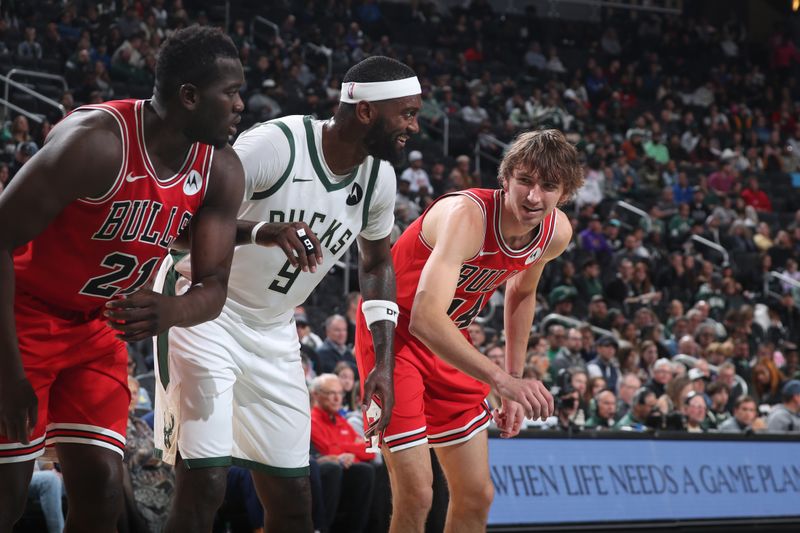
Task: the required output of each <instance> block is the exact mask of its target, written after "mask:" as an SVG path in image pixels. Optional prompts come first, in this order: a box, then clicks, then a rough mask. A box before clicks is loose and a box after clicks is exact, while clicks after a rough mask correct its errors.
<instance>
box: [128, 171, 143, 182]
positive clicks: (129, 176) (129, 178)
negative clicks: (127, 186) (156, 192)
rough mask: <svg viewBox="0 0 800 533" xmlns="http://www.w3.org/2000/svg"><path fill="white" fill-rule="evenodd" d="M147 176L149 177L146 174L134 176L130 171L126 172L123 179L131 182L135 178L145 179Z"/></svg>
mask: <svg viewBox="0 0 800 533" xmlns="http://www.w3.org/2000/svg"><path fill="white" fill-rule="evenodd" d="M147 177H149V176H147V175H143V176H134V175H133V172H131V173H130V174H128V175H127V176H125V181H127V182H128V183H133V182H134V181H136V180H141V179H145V178H147Z"/></svg>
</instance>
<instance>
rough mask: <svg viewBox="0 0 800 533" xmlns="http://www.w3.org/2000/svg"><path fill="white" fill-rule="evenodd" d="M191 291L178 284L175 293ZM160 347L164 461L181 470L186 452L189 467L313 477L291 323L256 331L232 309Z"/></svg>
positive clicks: (159, 426) (158, 416)
mask: <svg viewBox="0 0 800 533" xmlns="http://www.w3.org/2000/svg"><path fill="white" fill-rule="evenodd" d="M169 263H170V261H167V263H166V265H169ZM167 268H168V267H167V266H164V267H162V270H161V271H160V272H159V278H160V279H157V281H156V283H157V286H158V283H159V282H161V283H163V281H164V280H163V278H164V277H165V274H166V273H167V272H166V270H167ZM173 272H174V271H173ZM169 281H170V280H167V283H166V286H165V287H164V292H165V293H167V294H169V293H170V283H169ZM188 286H189V281H188V280H187V279H185V278H180V277H179V278H178V279H177V282H176V284H175V293H174V294H181V293H182V292H185V291H186V290H187V289H188ZM156 347H157V352H156V353H157V363H156V365H155V367H156V405H155V429H154V433H155V445H156V453H157V454H160V456H161V458H162V459H164V460H165V461H166V462H168V463H171V464H174V462H175V455H176V453H177V452H178V451H179V452H180V455H181V457H182V458H183V460H184V463H185V465H186V467H187V468H203V467H212V466H228V465H231V464H235V465H237V466H243V467H246V468H251V469H256V470H260V471H263V472H265V473H268V474H271V475H275V476H281V477H299V476H306V475H308V472H309V467H308V457H309V447H310V439H311V416H310V404H309V395H308V389H307V387H306V382H305V375H304V372H303V367H302V365H301V362H300V361H301V359H300V343H299V341H298V338H297V330H296V328H295V325H294V324H293V323H292V322H287V323H282V324H278V325H271V326H263V327H256V326H254V325H251V324H246V323H245V322H244V321H243V320H242V319H241V318H240V317H238V316H237V315H235V314H234V313H232V312H231V311H230V310H229V309H228V308H227V307H225V308H224V309H223V311H222V314H220V316H219V317H218V318H217V319H216V320H213V321H211V322H206V323H203V324H199V325H197V326H193V327H190V328H172V329H170V330H169V334H168V340H167V339H164V338H163V336H160V337H159V338H158V339H157V341H156Z"/></svg>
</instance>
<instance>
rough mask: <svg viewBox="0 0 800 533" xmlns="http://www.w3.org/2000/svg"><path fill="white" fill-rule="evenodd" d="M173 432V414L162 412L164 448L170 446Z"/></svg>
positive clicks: (169, 447)
mask: <svg viewBox="0 0 800 533" xmlns="http://www.w3.org/2000/svg"><path fill="white" fill-rule="evenodd" d="M174 432H175V415H173V414H172V413H170V412H169V411H165V412H164V449H167V450H169V449H171V448H172V434H173V433H174Z"/></svg>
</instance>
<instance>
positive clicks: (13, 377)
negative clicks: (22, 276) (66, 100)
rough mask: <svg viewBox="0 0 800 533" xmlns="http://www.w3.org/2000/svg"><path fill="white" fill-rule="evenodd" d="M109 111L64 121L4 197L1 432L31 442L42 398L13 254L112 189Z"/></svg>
mask: <svg viewBox="0 0 800 533" xmlns="http://www.w3.org/2000/svg"><path fill="white" fill-rule="evenodd" d="M104 115H105V113H79V114H77V115H73V116H71V117H68V118H66V119H64V120H63V121H62V122H61V124H59V125H58V126H57V127H56V128H55V129H54V130H53V131H52V132H51V134H50V137H49V138H48V142H46V143H45V145H44V146H43V147H42V149H41V150H39V152H37V153H36V155H35V156H33V158H31V160H30V161H28V162H27V163H26V164H25V166H23V167H22V169H21V170H20V171H19V173H18V174H17V175H16V176H15V177H14V180H13V181H12V182H11V184H10V185H9V186H8V188H7V189H6V190H5V191H4V192H3V194H2V195H0V435H3V436H5V437H7V438H8V439H10V440H14V441H19V442H22V443H25V444H27V443H28V435H29V433H30V431H32V430H33V427H34V426H35V425H36V412H37V411H36V406H37V400H36V395H35V394H34V393H33V389H32V388H31V386H30V383H29V382H28V380H27V379H26V378H25V374H24V372H23V368H22V362H21V359H20V353H19V347H18V345H17V335H16V327H15V322H14V264H13V260H12V258H11V254H12V252H13V250H14V249H15V248H17V247H19V246H22V245H23V244H26V243H28V242H30V241H31V240H33V239H34V238H35V237H36V236H37V235H39V234H40V233H41V232H42V231H44V229H45V228H46V227H47V226H48V225H49V224H50V223H51V222H52V221H53V220H54V219H55V218H56V216H57V215H58V214H59V213H60V212H61V211H62V210H63V209H64V208H65V207H66V206H67V205H68V204H69V203H70V202H72V201H73V200H75V199H76V198H80V197H85V196H100V195H102V194H103V193H105V192H106V191H107V190H108V189H109V188H110V187H111V184H112V183H113V181H114V178H115V177H116V175H117V173H118V172H119V167H120V161H121V153H122V149H121V144H120V139H119V133H118V130H117V126H116V125H111V127H107V126H110V124H109V123H108V122H106V121H107V120H108V121H113V118H111V117H110V116H109V117H107V118H106V117H105V116H104ZM99 146H102V147H103V150H98V148H97V147H99ZM86 161H92V164H91V165H86ZM54 268H56V267H54ZM56 274H57V273H56Z"/></svg>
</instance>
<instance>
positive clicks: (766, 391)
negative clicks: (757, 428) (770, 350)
mask: <svg viewBox="0 0 800 533" xmlns="http://www.w3.org/2000/svg"><path fill="white" fill-rule="evenodd" d="M752 379H753V396H754V397H755V399H756V401H757V402H758V404H759V405H765V404H766V405H777V404H779V403H781V387H782V386H783V381H784V378H783V375H782V374H781V372H780V370H778V367H777V366H775V363H774V362H773V361H772V360H771V359H761V360H759V361H758V362H757V363H756V364H755V366H754V367H753V378H752Z"/></svg>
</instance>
